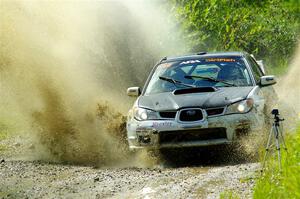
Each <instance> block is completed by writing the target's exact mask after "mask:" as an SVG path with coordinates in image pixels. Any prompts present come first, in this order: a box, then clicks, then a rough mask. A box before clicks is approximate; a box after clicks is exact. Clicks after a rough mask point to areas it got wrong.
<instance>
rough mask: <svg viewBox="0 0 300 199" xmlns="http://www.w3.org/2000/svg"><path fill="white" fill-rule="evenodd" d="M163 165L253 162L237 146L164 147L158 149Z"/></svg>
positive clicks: (221, 164) (193, 165)
mask: <svg viewBox="0 0 300 199" xmlns="http://www.w3.org/2000/svg"><path fill="white" fill-rule="evenodd" d="M159 157H160V161H161V163H162V164H163V165H164V167H171V168H174V167H195V166H224V165H225V166H226V165H236V164H242V163H250V162H255V160H256V159H255V158H254V157H253V156H252V155H250V154H246V153H245V152H244V151H243V150H241V149H240V148H239V147H237V146H232V145H230V146H226V145H224V146H214V147H205V148H183V149H182V148H180V149H164V150H160V151H159Z"/></svg>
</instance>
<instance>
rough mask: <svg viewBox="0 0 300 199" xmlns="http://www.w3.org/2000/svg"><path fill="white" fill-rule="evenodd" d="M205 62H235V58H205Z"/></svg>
mask: <svg viewBox="0 0 300 199" xmlns="http://www.w3.org/2000/svg"><path fill="white" fill-rule="evenodd" d="M205 61H206V62H236V60H235V59H232V58H209V59H205Z"/></svg>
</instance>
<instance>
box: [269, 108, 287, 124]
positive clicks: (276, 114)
mask: <svg viewBox="0 0 300 199" xmlns="http://www.w3.org/2000/svg"><path fill="white" fill-rule="evenodd" d="M271 114H272V115H274V122H275V125H276V126H279V122H281V121H284V119H283V118H280V117H279V115H280V114H279V110H278V109H273V110H272V111H271Z"/></svg>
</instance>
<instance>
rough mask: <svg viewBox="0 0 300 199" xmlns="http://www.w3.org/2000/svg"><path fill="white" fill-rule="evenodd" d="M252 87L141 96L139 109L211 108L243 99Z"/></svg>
mask: <svg viewBox="0 0 300 199" xmlns="http://www.w3.org/2000/svg"><path fill="white" fill-rule="evenodd" d="M253 88H254V87H222V88H218V89H217V90H216V91H213V92H201V93H188V94H180V95H174V93H173V92H165V93H157V94H152V95H143V96H140V97H139V99H138V105H139V107H143V108H148V109H152V110H155V111H164V110H178V109H181V108H185V107H200V108H204V109H206V108H213V107H224V106H226V105H228V104H231V103H234V102H236V101H239V100H242V99H245V98H246V97H247V96H248V94H249V92H250V91H251V90H252V89H253Z"/></svg>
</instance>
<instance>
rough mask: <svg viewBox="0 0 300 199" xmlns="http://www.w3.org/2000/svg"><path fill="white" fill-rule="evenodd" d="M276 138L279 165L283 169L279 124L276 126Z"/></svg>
mask: <svg viewBox="0 0 300 199" xmlns="http://www.w3.org/2000/svg"><path fill="white" fill-rule="evenodd" d="M275 139H276V149H277V153H278V165H279V170H280V171H281V154H280V142H279V132H278V126H275Z"/></svg>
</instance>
